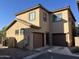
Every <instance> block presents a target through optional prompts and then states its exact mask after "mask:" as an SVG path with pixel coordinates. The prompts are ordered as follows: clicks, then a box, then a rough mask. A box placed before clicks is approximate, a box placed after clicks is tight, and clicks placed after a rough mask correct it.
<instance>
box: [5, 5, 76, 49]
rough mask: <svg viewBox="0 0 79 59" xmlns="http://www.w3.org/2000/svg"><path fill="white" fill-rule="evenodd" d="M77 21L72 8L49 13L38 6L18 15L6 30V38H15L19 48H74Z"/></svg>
mask: <svg viewBox="0 0 79 59" xmlns="http://www.w3.org/2000/svg"><path fill="white" fill-rule="evenodd" d="M75 21H76V20H75V18H74V16H73V14H72V12H71V10H70V7H66V8H63V9H59V10H56V11H48V10H47V9H45V8H44V7H43V6H42V5H40V4H38V5H36V6H35V7H33V8H30V9H27V10H25V11H22V12H20V13H18V14H16V19H15V20H14V21H13V22H12V23H11V24H10V25H9V26H8V27H7V28H6V37H15V38H16V40H17V45H18V46H19V47H27V48H28V49H35V48H40V47H44V46H47V45H57V46H73V45H74V36H73V33H74V29H75Z"/></svg>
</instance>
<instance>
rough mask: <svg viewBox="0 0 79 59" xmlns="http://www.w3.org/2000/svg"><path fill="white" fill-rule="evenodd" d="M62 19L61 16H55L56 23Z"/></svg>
mask: <svg viewBox="0 0 79 59" xmlns="http://www.w3.org/2000/svg"><path fill="white" fill-rule="evenodd" d="M61 19H62V14H61V13H59V14H56V21H60V20H61Z"/></svg>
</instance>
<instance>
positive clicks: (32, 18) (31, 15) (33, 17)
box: [29, 12, 35, 21]
mask: <svg viewBox="0 0 79 59" xmlns="http://www.w3.org/2000/svg"><path fill="white" fill-rule="evenodd" d="M29 20H30V21H33V20H35V12H31V13H29Z"/></svg>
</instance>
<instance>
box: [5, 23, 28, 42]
mask: <svg viewBox="0 0 79 59" xmlns="http://www.w3.org/2000/svg"><path fill="white" fill-rule="evenodd" d="M22 28H29V26H26V25H24V24H22V23H20V22H16V23H15V24H13V25H12V26H11V27H10V28H9V29H8V30H7V31H6V37H15V38H16V40H17V42H20V41H21V40H23V39H24V35H20V34H19V35H15V30H18V29H19V30H20V29H22Z"/></svg>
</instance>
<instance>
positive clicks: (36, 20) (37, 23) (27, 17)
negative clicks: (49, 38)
mask: <svg viewBox="0 0 79 59" xmlns="http://www.w3.org/2000/svg"><path fill="white" fill-rule="evenodd" d="M39 10H40V9H39V8H37V9H34V10H31V11H29V12H25V13H23V14H20V15H17V16H16V18H18V19H22V20H25V21H27V22H29V23H31V24H33V25H36V26H40V23H39V22H40V20H39ZM31 12H35V13H36V14H35V17H36V18H35V20H33V21H29V13H31Z"/></svg>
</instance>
